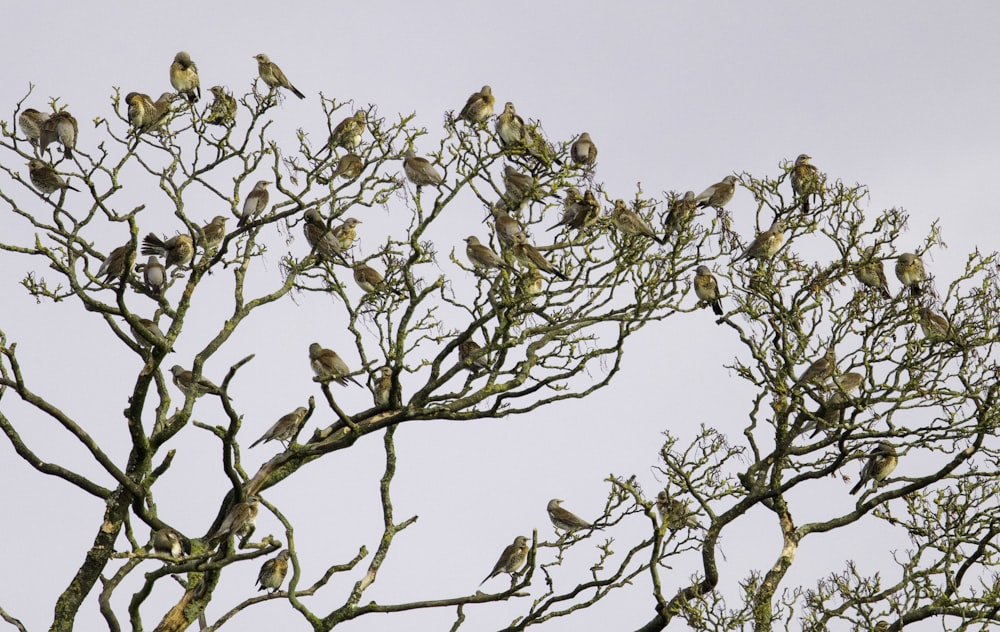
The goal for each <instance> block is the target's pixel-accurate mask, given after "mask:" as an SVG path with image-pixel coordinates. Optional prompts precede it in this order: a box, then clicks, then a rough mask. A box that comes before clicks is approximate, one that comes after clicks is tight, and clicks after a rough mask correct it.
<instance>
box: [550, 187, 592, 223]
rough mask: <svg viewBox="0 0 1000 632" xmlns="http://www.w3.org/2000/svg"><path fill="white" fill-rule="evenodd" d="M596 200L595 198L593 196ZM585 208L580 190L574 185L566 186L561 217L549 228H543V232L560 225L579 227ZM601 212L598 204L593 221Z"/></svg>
mask: <svg viewBox="0 0 1000 632" xmlns="http://www.w3.org/2000/svg"><path fill="white" fill-rule="evenodd" d="M595 201H596V198H595ZM585 210H586V205H584V203H583V196H582V195H581V194H580V190H579V189H577V188H576V187H567V188H566V192H565V193H564V194H563V212H562V217H560V218H559V221H558V222H557V223H556V224H555V225H554V226H550V227H549V228H546V229H545V232H548V231H550V230H555V229H557V228H559V227H560V226H566V227H570V228H581V227H582V225H583V221H584V220H583V217H582V215H583V213H584V211H585ZM600 214H601V207H600V205H598V207H597V214H596V216H595V217H594V221H596V220H597V217H599V216H600Z"/></svg>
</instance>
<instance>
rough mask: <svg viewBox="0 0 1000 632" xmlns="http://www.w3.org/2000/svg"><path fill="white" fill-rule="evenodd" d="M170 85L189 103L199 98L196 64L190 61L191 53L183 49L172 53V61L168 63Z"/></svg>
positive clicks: (199, 85) (199, 82) (199, 81)
mask: <svg viewBox="0 0 1000 632" xmlns="http://www.w3.org/2000/svg"><path fill="white" fill-rule="evenodd" d="M170 85H172V86H173V87H174V90H176V91H177V92H178V93H179V94H181V95H182V96H184V97H185V98H186V99H187V100H188V101H190V102H191V103H194V102H196V101H197V100H198V99H200V98H201V80H200V79H198V66H196V65H195V63H194V62H193V61H191V55H188V54H187V53H185V52H184V51H181V52H179V53H177V54H176V55H174V62H173V63H172V64H170Z"/></svg>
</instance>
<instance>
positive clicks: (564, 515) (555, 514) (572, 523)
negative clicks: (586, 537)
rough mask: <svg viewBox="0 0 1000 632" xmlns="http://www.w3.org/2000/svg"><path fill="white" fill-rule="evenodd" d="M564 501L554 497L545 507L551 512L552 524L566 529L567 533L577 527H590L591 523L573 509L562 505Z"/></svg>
mask: <svg viewBox="0 0 1000 632" xmlns="http://www.w3.org/2000/svg"><path fill="white" fill-rule="evenodd" d="M562 502H563V501H562V500H560V499H558V498H553V499H552V500H550V501H549V504H548V506H547V507H546V508H545V509H546V510H547V511H548V512H549V520H551V521H552V526H553V527H555V528H556V529H558V530H560V531H565V532H566V533H571V532H573V531H576V530H577V529H589V528H591V524H590V523H589V522H587V521H586V520H584V519H583V518H581V517H580V516H577V515H576V514H574V513H573V512H572V511H570V510H568V509H564V508H563V507H560V506H559V505H560V503H562Z"/></svg>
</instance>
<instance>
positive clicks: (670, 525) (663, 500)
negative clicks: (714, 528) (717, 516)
mask: <svg viewBox="0 0 1000 632" xmlns="http://www.w3.org/2000/svg"><path fill="white" fill-rule="evenodd" d="M656 511H657V513H659V514H660V522H661V523H662V524H664V525H666V526H667V529H670V530H671V531H677V530H679V529H683V528H684V527H688V528H690V529H697V528H698V527H700V526H701V525H700V524H698V521H697V520H696V519H695V517H694V516H695V514H694V512H693V511H691V510H690V509H688V505H687V503H686V502H684V501H681V500H677V499H676V498H671V497H670V496H669V495H668V494H667V492H666V490H662V491H661V492H660V493H658V494H657V495H656Z"/></svg>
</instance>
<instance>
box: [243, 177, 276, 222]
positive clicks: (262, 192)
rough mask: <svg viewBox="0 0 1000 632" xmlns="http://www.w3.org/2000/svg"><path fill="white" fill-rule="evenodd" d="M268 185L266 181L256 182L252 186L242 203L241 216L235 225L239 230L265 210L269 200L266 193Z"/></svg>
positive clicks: (268, 182) (268, 195) (269, 196)
mask: <svg viewBox="0 0 1000 632" xmlns="http://www.w3.org/2000/svg"><path fill="white" fill-rule="evenodd" d="M269 184H271V182H270V181H268V180H258V181H257V184H255V185H253V190H252V191H250V194H249V195H247V199H245V200H244V201H243V214H242V215H241V216H240V221H239V223H238V224H237V226H238V227H239V228H242V227H243V226H245V225H246V223H247V222H249V221H250V220H252V219H253V218H255V217H257V216H258V215H260V214H261V213H263V212H264V209H266V208H267V203H268V201H269V200H270V198H271V194H270V193H268V191H267V185H269Z"/></svg>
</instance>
